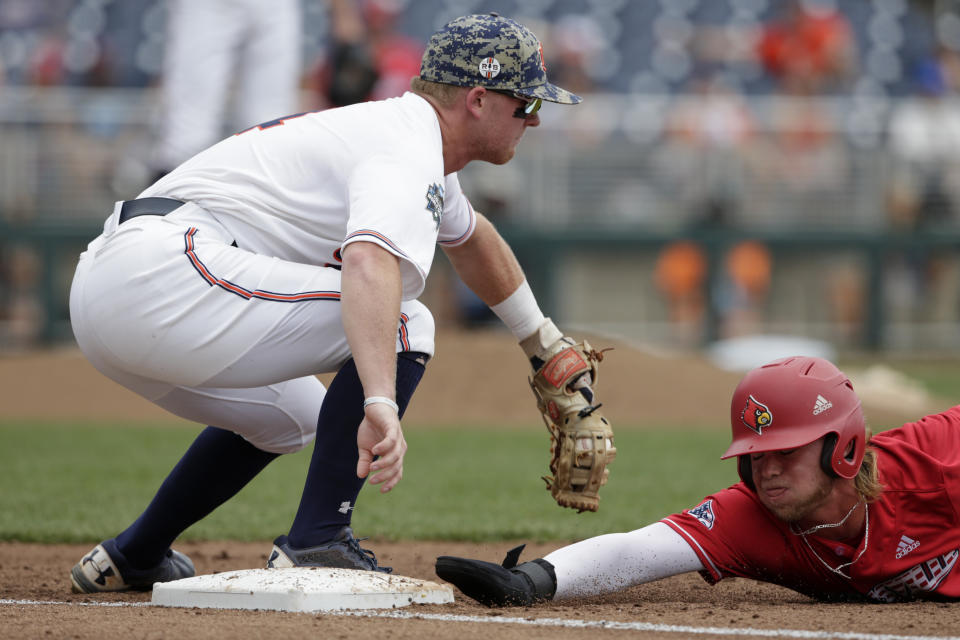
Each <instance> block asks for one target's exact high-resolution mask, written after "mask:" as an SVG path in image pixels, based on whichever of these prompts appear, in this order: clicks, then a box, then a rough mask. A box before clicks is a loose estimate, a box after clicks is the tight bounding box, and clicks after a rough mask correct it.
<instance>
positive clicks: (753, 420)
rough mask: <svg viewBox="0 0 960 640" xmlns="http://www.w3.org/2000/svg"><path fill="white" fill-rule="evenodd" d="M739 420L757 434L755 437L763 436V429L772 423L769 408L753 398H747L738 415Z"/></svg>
mask: <svg viewBox="0 0 960 640" xmlns="http://www.w3.org/2000/svg"><path fill="white" fill-rule="evenodd" d="M740 420H741V421H742V422H743V424H745V425H747V426H748V427H750V428H751V429H753V430H754V431H756V432H757V435H763V428H764V427H769V426H770V424H771V423H772V422H773V413H771V411H770V408H769V407H768V406H767V405H765V404H763V403H762V402H760V401H759V400H757V399H756V398H754V397H753V396H748V397H747V404H746V405H744V407H743V411H742V412H741V413H740Z"/></svg>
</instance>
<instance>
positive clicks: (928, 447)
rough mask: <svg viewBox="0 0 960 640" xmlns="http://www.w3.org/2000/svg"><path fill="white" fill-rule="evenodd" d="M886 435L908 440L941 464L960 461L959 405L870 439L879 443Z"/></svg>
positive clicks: (904, 440) (953, 463) (959, 462)
mask: <svg viewBox="0 0 960 640" xmlns="http://www.w3.org/2000/svg"><path fill="white" fill-rule="evenodd" d="M887 438H895V439H897V440H901V441H903V442H906V443H908V444H911V445H913V446H915V447H916V448H918V449H920V450H921V451H923V452H925V453H926V454H927V455H929V456H931V457H933V458H935V459H937V460H938V461H939V462H941V463H943V464H947V465H957V464H960V405H957V406H955V407H953V408H951V409H947V410H946V411H944V412H943V413H937V414H934V415H932V416H926V417H924V418H921V419H919V420H917V421H916V422H908V423H907V424H905V425H903V426H902V427H900V428H898V429H891V430H890V431H884V432H882V433H878V434H877V435H876V436H874V439H873V441H874V442H876V443H883V442H884V441H885V440H886V439H887Z"/></svg>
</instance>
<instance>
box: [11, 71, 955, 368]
mask: <svg viewBox="0 0 960 640" xmlns="http://www.w3.org/2000/svg"><path fill="white" fill-rule="evenodd" d="M156 104H157V103H156V100H155V96H154V94H153V93H152V92H151V91H149V90H146V91H142V90H116V89H111V90H92V89H88V90H77V89H67V88H43V89H16V88H5V89H4V90H3V91H2V92H0V135H2V138H0V139H2V140H3V143H2V145H0V265H2V270H0V346H4V345H5V346H10V345H15V344H20V343H30V342H31V341H40V342H43V341H54V340H58V339H62V338H64V337H67V336H69V335H70V334H69V325H68V317H67V309H66V299H67V298H66V294H67V292H68V290H69V283H70V278H71V276H72V269H73V265H74V264H75V260H76V256H77V254H78V253H79V251H80V250H82V248H83V246H84V245H85V244H86V242H87V241H88V240H89V239H91V238H92V237H94V236H95V235H96V234H97V233H98V232H99V229H100V226H101V224H102V221H103V219H104V218H105V217H106V216H107V215H108V214H109V212H110V210H111V208H112V203H113V202H114V201H115V200H118V199H127V198H131V197H133V196H135V195H136V194H137V193H138V192H139V191H140V190H141V189H142V188H143V187H145V186H146V181H147V180H148V178H149V176H150V170H149V168H148V166H147V157H148V154H149V150H150V145H151V139H152V138H151V121H152V118H153V116H154V115H155V108H156ZM911 104H913V103H910V102H907V103H902V102H893V101H888V100H878V101H869V100H861V99H856V98H849V99H838V98H832V99H820V100H799V101H798V100H786V99H784V98H762V99H745V98H740V97H737V96H619V95H618V96H612V95H593V96H588V98H587V100H586V101H585V102H584V103H583V104H582V105H579V106H577V107H572V108H571V107H556V106H553V105H551V106H548V108H545V109H544V110H543V111H542V116H543V122H542V125H541V127H540V128H539V129H534V130H529V131H528V132H527V134H526V136H525V139H524V140H523V142H522V143H521V145H520V146H519V148H518V152H517V156H516V157H515V158H514V160H513V161H512V162H511V163H510V164H508V165H506V166H504V167H493V166H490V165H484V164H480V163H474V164H472V165H470V166H468V167H467V168H466V169H465V170H464V171H463V172H462V173H461V180H462V182H463V184H464V188H465V191H466V192H467V193H468V195H469V196H470V197H471V200H472V202H473V203H474V205H475V206H476V208H477V209H478V210H480V211H483V212H484V213H486V214H487V215H488V216H489V217H491V219H493V220H494V221H495V222H496V223H497V224H498V225H499V226H500V227H501V229H502V231H503V233H504V235H505V236H507V237H508V238H509V239H510V241H511V242H512V244H513V246H514V247H515V250H516V251H517V253H518V255H519V257H520V259H521V261H522V262H523V263H524V264H525V266H526V268H527V269H528V271H529V275H530V278H531V281H532V282H534V283H535V287H536V290H537V291H538V294H539V295H540V297H541V298H542V300H543V303H544V306H545V307H546V308H547V310H548V311H549V312H550V313H552V314H554V315H555V316H556V317H558V318H559V319H561V320H564V321H567V322H576V323H579V324H592V325H594V326H595V327H597V328H600V329H610V330H615V331H616V332H618V333H621V334H624V335H627V336H628V337H632V338H636V339H638V340H643V341H652V342H669V341H676V340H677V339H678V338H677V335H676V331H675V327H674V326H673V324H674V320H673V319H672V310H671V305H670V302H669V300H668V297H669V296H668V295H667V294H666V293H665V292H664V291H662V290H661V289H660V288H658V286H657V285H656V283H655V282H654V276H653V274H654V272H655V271H656V269H657V264H658V260H659V258H660V257H661V255H662V254H661V252H662V250H663V249H664V248H665V247H668V246H671V245H673V244H674V243H676V242H678V241H683V240H688V241H693V242H695V243H696V244H697V246H698V247H699V248H700V250H701V251H702V254H703V257H704V260H705V264H706V266H707V269H706V275H705V277H703V278H702V280H701V282H700V284H699V286H700V287H701V289H702V291H701V293H702V298H703V310H702V317H701V318H700V319H699V320H698V322H699V324H697V325H696V327H695V330H694V331H693V332H692V333H691V334H688V335H687V337H686V338H685V340H687V342H688V344H689V345H693V346H695V345H698V344H703V343H705V342H709V341H710V340H713V339H715V338H717V337H720V336H722V335H724V333H725V331H726V330H725V328H724V327H725V324H724V323H725V314H726V313H727V308H726V306H725V303H724V301H723V295H722V293H723V288H724V286H726V285H725V283H724V279H725V277H726V276H725V273H724V261H725V259H726V258H725V256H726V252H727V250H728V249H729V248H731V247H732V246H734V245H736V244H737V243H738V242H741V241H744V240H755V241H758V242H759V243H761V244H762V245H763V246H764V247H766V249H767V250H768V252H769V255H770V257H771V260H770V264H768V265H767V266H766V268H767V269H769V271H770V273H769V274H768V275H769V280H770V282H769V287H768V291H767V293H766V295H765V296H764V297H763V299H762V300H761V301H759V302H756V303H755V304H756V305H758V306H757V308H756V309H754V311H756V312H757V314H758V317H759V324H758V325H756V326H755V327H754V329H755V330H759V331H764V332H788V333H793V334H802V335H812V336H815V337H820V338H823V339H826V340H829V341H831V342H834V343H836V344H837V345H838V346H840V347H849V348H860V347H866V348H872V349H917V348H921V349H937V350H960V335H958V332H957V330H956V329H955V328H956V327H957V326H960V321H958V320H960V317H958V315H960V309H958V307H960V303H958V302H957V300H956V297H957V293H956V291H954V290H953V289H960V288H958V287H953V286H952V285H951V283H952V282H954V281H955V279H956V278H960V276H955V275H954V274H956V273H960V267H958V266H957V265H958V264H960V263H958V260H960V258H958V252H960V225H958V222H957V221H958V219H960V214H958V210H957V203H958V202H960V179H958V176H960V159H958V158H955V157H935V158H934V159H935V161H931V160H930V158H929V157H927V158H925V157H923V156H922V155H919V156H918V155H917V154H916V153H913V154H912V155H911V154H910V153H907V152H906V151H904V150H903V149H907V148H908V146H905V143H904V142H903V141H902V138H903V137H904V136H905V135H907V134H905V133H903V132H902V131H899V130H898V127H899V126H900V125H899V124H897V123H898V122H899V120H898V119H902V118H901V114H902V113H903V112H904V111H906V110H907V107H908V106H910V105H911ZM953 108H954V109H960V107H957V105H953ZM954 148H955V149H956V151H955V153H958V154H960V143H958V144H957V145H956V146H955V147H954ZM932 166H933V167H936V169H937V172H936V173H935V174H934V173H932V172H931V167H932ZM24 256H27V257H24ZM30 256H32V257H30ZM24 265H26V266H24ZM31 265H32V267H31ZM617 278H620V281H619V282H617ZM838 278H839V279H842V280H844V281H845V282H847V284H848V285H849V286H847V288H846V289H845V291H846V293H841V292H839V291H840V288H837V289H836V290H835V287H834V285H833V284H832V282H833V281H834V280H836V279H838ZM559 282H566V283H568V284H567V285H565V289H564V291H563V295H559V293H558V292H557V288H558V287H559V284H558V283H559ZM571 282H573V283H576V285H575V287H574V288H573V289H571V288H570V285H569V283H571ZM598 282H600V283H602V286H597V283H598ZM850 283H852V284H850ZM911 287H912V288H913V290H912V291H911ZM844 295H846V296H847V297H848V299H847V300H846V301H844V300H842V299H837V298H838V296H840V297H841V298H842V296H844ZM851 297H856V299H855V300H854V299H852V298H851ZM24 299H33V300H34V301H35V304H33V305H32V306H31V305H29V304H27V305H22V304H20V303H21V302H22V301H23V300H24ZM586 299H589V300H591V301H592V303H591V305H590V306H589V308H590V310H591V311H590V314H589V317H588V316H586V315H584V313H583V305H579V306H578V304H577V301H578V300H586ZM845 307H851V308H852V311H851V310H850V309H849V308H848V309H846V311H842V312H840V311H838V308H845ZM37 308H39V309H40V313H39V314H38V313H37V311H36V309H37ZM22 309H32V310H33V311H28V312H24V311H22ZM24 313H26V316H25V318H26V319H24V317H20V316H23V314H24ZM30 313H33V314H34V315H33V316H30V315H29V314H30ZM18 314H20V315H19V316H18ZM838 314H839V315H838ZM11 327H15V329H12V328H11ZM24 327H26V328H24ZM691 336H692V337H691Z"/></svg>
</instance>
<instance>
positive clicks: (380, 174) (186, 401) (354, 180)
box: [70, 14, 580, 592]
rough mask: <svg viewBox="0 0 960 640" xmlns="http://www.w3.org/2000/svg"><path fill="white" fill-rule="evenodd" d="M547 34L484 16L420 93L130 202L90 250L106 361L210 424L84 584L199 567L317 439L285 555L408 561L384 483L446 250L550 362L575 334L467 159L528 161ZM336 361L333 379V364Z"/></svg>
mask: <svg viewBox="0 0 960 640" xmlns="http://www.w3.org/2000/svg"><path fill="white" fill-rule="evenodd" d="M542 56H543V51H542V48H541V47H540V43H539V41H538V40H537V38H536V36H534V34H533V33H531V32H530V31H529V30H528V29H527V28H525V27H524V26H522V25H520V24H519V23H517V22H515V21H513V20H510V19H507V18H503V17H500V16H497V15H495V14H490V15H474V16H465V17H462V18H458V19H457V20H454V21H452V22H451V23H449V24H448V25H446V26H445V27H443V28H442V29H441V30H439V31H438V32H437V33H436V34H434V36H433V37H432V39H431V41H430V43H429V46H428V47H427V50H426V52H425V54H424V57H423V62H422V66H421V72H420V76H419V77H418V78H414V79H413V80H412V81H411V91H410V92H408V93H406V94H404V95H403V96H402V97H399V98H392V99H389V100H384V101H378V102H368V103H363V104H358V105H352V106H349V107H344V108H340V109H333V110H329V111H325V112H320V113H304V114H298V115H292V116H287V117H280V118H277V119H275V120H272V121H269V122H264V123H262V124H260V125H258V126H254V127H251V128H250V129H247V130H245V131H241V132H239V133H237V134H236V135H233V136H230V137H229V138H227V139H225V140H223V141H222V142H220V143H218V144H216V145H214V146H212V147H210V148H209V149H207V150H205V151H202V152H201V153H199V154H197V155H196V156H194V157H193V158H191V159H190V160H188V161H186V162H184V163H183V164H182V165H180V166H179V167H178V168H177V169H175V170H174V171H172V172H171V173H170V174H168V175H167V176H166V177H164V178H163V179H161V180H160V181H158V182H157V183H156V184H154V185H152V186H151V187H149V188H148V189H147V190H146V191H144V192H143V193H141V194H140V195H139V197H138V198H137V199H135V200H130V201H126V202H119V203H117V204H116V206H115V209H114V211H113V214H112V215H111V216H110V217H109V218H108V219H107V221H106V223H105V224H104V230H103V234H102V235H100V236H99V237H98V238H96V239H95V240H93V241H92V242H91V243H90V245H89V247H88V248H87V250H86V251H85V252H84V253H83V254H82V255H81V257H80V261H79V264H78V266H77V270H76V275H75V278H74V282H73V287H72V289H71V295H70V310H71V319H72V323H73V328H74V333H75V335H76V339H77V342H78V344H79V346H80V348H81V350H82V351H83V352H84V354H85V355H86V356H87V357H88V358H89V360H90V361H91V362H92V363H93V364H94V366H96V367H97V369H99V370H100V371H101V372H102V373H103V374H104V375H106V376H108V377H110V378H111V379H113V380H115V381H116V382H118V383H120V384H121V385H123V386H125V387H127V388H128V389H131V390H133V391H135V392H136V393H138V394H140V395H142V396H143V397H145V398H147V399H149V400H151V401H152V402H154V403H156V404H157V405H159V406H161V407H164V408H166V409H167V410H169V411H170V412H172V413H174V414H176V415H178V416H181V417H183V418H186V419H189V420H193V421H197V422H200V423H202V424H207V425H210V426H208V427H207V428H206V429H204V430H203V431H202V432H201V433H200V435H199V436H198V437H197V439H196V441H195V442H194V443H193V444H192V445H191V447H190V449H189V450H188V451H187V452H186V453H185V454H184V456H183V458H182V459H181V460H180V461H179V462H178V464H177V465H176V467H175V468H174V469H173V470H172V471H171V473H170V475H169V476H168V477H167V479H166V480H165V481H164V483H163V484H162V486H161V487H160V489H159V491H158V492H157V494H156V496H155V497H154V499H153V501H152V502H151V503H150V505H149V506H148V507H147V509H146V510H145V511H144V512H143V514H142V515H141V516H140V517H139V518H138V519H137V520H136V521H135V522H134V523H133V524H132V525H130V527H128V528H127V529H126V530H124V531H123V532H121V533H120V534H118V535H117V536H116V537H114V538H110V539H108V540H105V541H103V542H102V543H101V544H99V545H97V546H96V547H95V548H94V549H93V550H92V551H91V552H90V553H88V554H86V555H85V556H84V557H83V558H82V559H81V560H80V562H78V563H77V565H76V566H75V567H74V568H73V570H72V572H71V577H72V583H73V589H74V590H75V591H78V592H98V591H124V590H149V589H151V588H152V585H153V583H154V582H162V581H168V580H175V579H179V578H183V577H188V576H191V575H193V574H194V567H193V564H192V562H191V561H190V559H189V558H188V557H187V556H186V555H184V554H182V553H180V552H177V551H173V550H171V548H170V545H171V544H172V543H173V541H174V540H175V539H176V538H177V536H179V535H180V534H181V533H182V532H183V531H184V530H185V529H187V527H189V526H190V525H191V524H193V523H194V522H196V521H198V520H200V519H202V518H203V517H205V516H206V515H207V514H209V513H210V512H211V511H213V510H214V509H215V508H216V507H217V506H219V505H220V504H222V503H223V502H224V501H226V500H227V499H229V498H230V497H231V496H233V495H234V494H236V493H237V492H238V491H239V490H240V489H241V488H242V487H243V486H244V485H245V484H246V483H247V482H249V481H250V480H251V479H252V478H253V477H254V476H255V475H256V474H257V473H259V472H260V471H261V470H262V469H263V468H264V467H265V466H266V465H267V464H268V463H269V462H270V461H271V460H273V459H274V458H276V457H277V456H278V455H280V454H283V453H290V452H294V451H298V450H300V449H302V448H303V447H305V446H306V445H308V444H309V443H310V442H311V440H314V439H315V440H316V442H315V446H314V452H313V457H312V460H311V463H310V468H309V471H308V474H307V480H306V485H305V487H304V492H303V496H302V498H301V504H300V508H299V510H298V512H297V515H296V517H295V519H294V522H293V524H292V526H291V528H290V531H289V532H288V534H287V535H282V536H280V537H278V538H277V539H276V541H275V542H274V548H273V552H272V553H271V555H270V559H269V563H268V564H269V566H274V567H282V566H328V567H350V568H360V569H367V570H376V571H389V569H387V568H384V567H379V566H378V564H377V561H376V558H375V557H374V555H373V553H372V552H370V551H368V550H364V549H361V548H360V546H359V544H358V543H357V540H356V538H354V536H353V532H352V531H351V529H350V526H349V525H350V517H351V511H352V509H353V507H354V505H355V504H356V498H357V495H358V494H359V491H360V489H361V488H362V486H363V484H364V482H365V480H366V479H367V478H368V477H369V478H370V482H371V483H373V484H379V485H380V490H381V492H387V491H389V490H390V489H392V488H393V487H394V486H396V484H397V483H398V482H399V481H400V480H401V478H402V475H403V458H404V453H405V451H406V443H405V441H404V438H403V433H402V430H401V425H400V418H401V417H402V415H403V411H404V409H405V407H406V406H407V403H408V402H409V400H410V397H411V395H412V394H413V391H414V389H415V388H416V386H417V383H418V382H419V380H420V376H421V375H422V374H423V371H424V365H425V364H426V362H427V360H428V359H429V358H430V356H431V355H432V354H433V351H434V337H433V334H434V323H433V318H432V316H431V314H430V312H429V310H428V309H427V308H426V307H424V305H423V304H421V303H420V302H418V301H417V300H416V298H417V296H418V295H419V294H420V293H421V291H422V290H423V287H424V281H425V279H426V277H427V275H428V274H429V272H430V265H431V262H432V260H433V255H434V246H435V244H437V243H439V244H440V245H441V247H442V248H443V249H444V250H445V252H446V253H447V255H448V256H449V258H450V260H451V263H452V264H453V266H454V268H455V269H456V270H457V272H458V274H459V275H460V277H461V278H462V279H463V280H464V282H465V283H466V284H467V285H468V286H470V287H471V288H472V289H473V290H474V291H475V292H476V293H477V294H478V295H479V296H480V298H481V299H483V300H484V301H485V302H486V303H488V304H489V305H491V308H492V309H493V310H494V311H495V312H496V313H497V314H498V315H499V316H500V317H501V318H502V319H503V321H504V323H505V324H506V325H507V326H508V327H509V328H510V330H511V331H512V332H513V333H514V335H515V336H516V337H517V339H518V340H519V341H521V346H522V347H523V349H524V352H525V353H526V355H527V356H528V358H531V361H532V362H536V358H539V357H541V356H543V355H544V354H545V353H547V350H548V348H549V347H550V346H551V345H556V344H557V343H558V342H559V341H560V340H561V339H562V338H563V336H562V334H561V333H560V332H559V330H557V328H556V327H555V326H554V325H553V323H552V322H551V321H550V320H549V319H546V318H544V316H543V313H542V312H541V311H540V309H539V307H538V305H537V303H536V300H535V298H534V296H533V294H532V292H531V290H530V287H529V286H528V284H527V283H526V280H525V278H524V275H523V273H522V271H521V269H520V266H519V265H518V263H517V260H516V258H515V257H514V255H513V253H512V251H511V250H510V249H509V247H508V246H507V245H506V243H505V242H504V240H503V239H502V238H501V236H500V235H499V234H498V233H497V232H496V230H495V229H494V227H493V226H492V225H491V224H490V222H489V221H487V220H486V219H485V218H484V217H483V216H482V215H481V214H480V213H477V212H476V211H474V210H473V209H472V207H471V206H470V203H469V201H468V200H467V198H466V197H465V196H464V195H463V193H462V192H461V190H460V185H459V183H458V181H457V174H456V172H457V171H458V170H459V169H461V168H462V167H463V166H464V165H466V164H467V163H468V162H470V161H472V160H485V161H488V162H492V163H495V164H503V163H505V162H507V161H508V160H509V159H510V158H511V157H512V156H513V154H514V149H515V147H516V145H517V144H518V143H519V141H520V139H521V137H522V136H523V134H524V132H525V131H526V129H527V127H531V126H537V125H538V124H539V116H538V115H537V111H538V109H539V108H540V106H541V104H542V101H543V100H548V101H552V102H557V103H566V104H575V103H577V102H579V101H580V98H579V97H578V96H576V95H574V94H571V93H569V92H567V91H565V90H563V89H560V88H559V87H556V86H555V85H552V84H550V83H549V82H547V77H546V67H545V65H544V63H543V57H542ZM332 371H336V372H337V374H336V376H335V377H334V379H333V381H332V382H331V384H330V387H329V388H328V389H325V388H324V386H323V385H322V384H321V383H320V382H319V381H318V379H317V378H316V377H315V376H314V374H317V373H321V372H332Z"/></svg>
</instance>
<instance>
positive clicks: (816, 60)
mask: <svg viewBox="0 0 960 640" xmlns="http://www.w3.org/2000/svg"><path fill="white" fill-rule="evenodd" d="M757 56H758V58H759V60H760V62H761V64H762V65H763V67H764V68H765V69H766V71H767V72H768V73H770V74H771V75H772V76H773V77H774V78H775V79H777V80H778V81H779V83H780V85H781V88H782V89H784V90H785V91H786V92H787V93H791V94H801V95H811V94H818V93H829V92H831V91H835V90H837V89H839V88H841V87H842V86H844V85H845V84H846V83H847V82H848V81H849V80H850V79H851V78H852V76H853V71H854V68H855V66H856V43H855V40H854V37H853V31H852V29H851V28H850V24H849V22H848V21H847V19H846V18H845V17H844V16H843V14H841V13H840V12H839V11H838V10H837V7H836V1H835V0H791V1H790V2H789V4H788V5H787V8H786V11H785V14H784V16H783V17H782V18H781V19H779V20H776V21H774V22H771V23H769V24H767V25H766V26H765V27H764V30H763V33H762V35H761V37H760V40H759V43H758V47H757Z"/></svg>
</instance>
